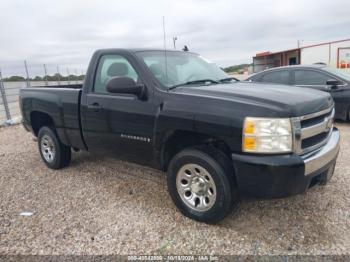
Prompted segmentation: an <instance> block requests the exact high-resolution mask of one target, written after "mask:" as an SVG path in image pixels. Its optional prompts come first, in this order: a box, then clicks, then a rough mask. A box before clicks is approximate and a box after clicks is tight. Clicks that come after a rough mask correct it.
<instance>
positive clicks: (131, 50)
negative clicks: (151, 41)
mask: <svg viewBox="0 0 350 262" xmlns="http://www.w3.org/2000/svg"><path fill="white" fill-rule="evenodd" d="M144 51H163V52H164V51H165V50H164V48H103V49H98V50H96V52H101V53H108V52H129V53H136V52H144ZM166 52H181V53H182V52H185V51H182V50H174V49H166ZM187 53H191V54H197V53H194V52H190V51H187Z"/></svg>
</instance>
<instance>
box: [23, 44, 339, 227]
mask: <svg viewBox="0 0 350 262" xmlns="http://www.w3.org/2000/svg"><path fill="white" fill-rule="evenodd" d="M20 106H21V111H22V115H23V124H24V127H25V129H26V130H28V131H31V132H32V133H33V134H34V135H35V136H36V137H37V138H38V139H37V140H38V147H39V152H40V155H41V158H42V160H43V161H44V163H45V164H46V165H47V166H48V167H49V168H51V169H60V168H64V167H66V166H68V165H69V163H70V160H71V154H72V151H77V150H87V151H90V152H95V153H99V152H100V153H104V154H106V153H107V154H109V155H113V156H115V157H117V158H121V159H126V160H131V161H134V162H138V163H142V164H145V165H149V166H152V167H155V168H157V169H161V170H164V171H165V172H167V185H168V191H169V194H170V196H171V198H172V199H173V201H174V203H175V205H176V206H177V207H178V209H179V210H180V211H181V212H182V213H183V214H184V215H185V216H187V217H190V218H192V219H195V220H198V221H202V222H206V223H216V222H218V221H220V220H221V219H223V218H224V217H225V216H226V215H227V214H229V212H230V211H231V210H232V209H233V208H234V207H235V206H237V204H238V202H239V198H240V196H251V197H268V198H276V197H277V198H279V197H285V196H288V195H294V194H300V193H303V192H305V191H306V190H307V189H308V188H310V187H312V186H314V185H316V184H326V183H327V181H329V180H330V179H331V177H332V175H333V172H334V167H335V163H336V159H337V156H338V152H339V138H340V136H339V131H338V129H337V128H336V127H334V126H333V118H334V103H333V100H332V98H331V96H330V95H329V94H328V93H325V92H321V91H317V90H312V89H305V88H298V87H293V88H285V86H279V85H274V84H270V85H269V84H261V83H249V82H239V81H236V80H235V79H233V78H231V77H229V76H228V75H227V74H226V73H224V72H223V71H222V70H221V69H220V68H218V67H217V66H216V65H215V64H213V63H210V62H209V61H207V60H205V59H204V58H202V57H201V56H199V55H198V54H195V53H191V52H182V51H168V50H147V49H104V50H98V51H96V52H95V53H94V55H93V57H92V59H91V62H90V65H89V68H88V70H87V74H86V77H85V79H84V83H83V84H82V85H67V86H58V87H37V88H23V89H21V90H20ZM72 149H73V150H72Z"/></svg>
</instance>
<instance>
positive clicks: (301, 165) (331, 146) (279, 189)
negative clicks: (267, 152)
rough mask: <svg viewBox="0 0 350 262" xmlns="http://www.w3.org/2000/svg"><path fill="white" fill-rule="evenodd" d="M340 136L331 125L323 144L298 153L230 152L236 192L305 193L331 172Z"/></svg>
mask: <svg viewBox="0 0 350 262" xmlns="http://www.w3.org/2000/svg"><path fill="white" fill-rule="evenodd" d="M339 140H340V135H339V131H338V129H337V128H334V129H333V131H332V135H331V137H330V138H329V140H328V142H327V144H326V145H324V146H323V147H321V148H319V149H317V150H315V151H313V152H310V153H308V154H306V155H303V156H299V155H296V154H289V155H278V156H260V155H243V154H232V160H233V164H234V168H235V174H236V178H237V183H238V186H239V190H240V193H241V194H242V195H246V196H253V197H267V198H276V197H285V196H289V195H295V194H300V193H303V192H305V191H306V190H307V189H308V188H309V187H310V186H312V185H313V184H315V183H317V182H318V181H319V180H321V179H324V177H325V175H326V174H327V173H328V170H330V172H333V167H334V164H335V162H336V159H337V156H338V152H339V148H340V145H339Z"/></svg>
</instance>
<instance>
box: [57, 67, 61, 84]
mask: <svg viewBox="0 0 350 262" xmlns="http://www.w3.org/2000/svg"><path fill="white" fill-rule="evenodd" d="M57 80H58V81H57V83H58V85H59V86H60V85H61V82H60V80H61V79H60V70H59V68H58V65H57Z"/></svg>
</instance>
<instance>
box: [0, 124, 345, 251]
mask: <svg viewBox="0 0 350 262" xmlns="http://www.w3.org/2000/svg"><path fill="white" fill-rule="evenodd" d="M338 127H339V128H340V129H341V134H342V145H341V146H342V148H341V152H340V156H339V160H338V165H337V167H336V171H335V175H334V177H333V180H332V181H331V183H330V184H328V185H327V186H326V187H319V186H317V187H314V188H311V189H310V190H309V191H308V192H307V193H306V194H304V195H299V196H295V197H290V198H286V199H279V200H243V201H242V204H241V205H240V207H239V209H238V211H237V212H236V213H235V214H231V215H230V216H228V218H226V219H225V220H224V221H223V222H221V223H220V224H218V225H214V226H213V225H206V224H201V223H197V222H194V221H192V220H190V219H187V218H185V217H184V216H182V215H181V214H180V212H178V211H177V210H176V208H175V206H174V205H173V203H172V201H171V199H170V197H169V196H168V192H167V189H166V182H165V176H164V174H163V173H161V172H158V171H155V170H153V169H150V168H145V167H142V166H138V165H135V164H129V163H126V162H121V161H117V160H113V159H100V158H97V157H96V156H93V155H90V154H88V153H75V154H74V156H73V161H72V164H71V166H70V167H69V168H67V169H64V170H60V171H52V170H49V169H47V168H46V167H45V165H44V164H43V162H42V161H41V160H40V157H39V153H38V150H37V145H36V143H35V142H34V141H33V139H32V135H31V134H30V133H27V132H25V131H24V129H23V128H22V127H21V126H15V127H8V128H2V129H0V199H1V202H0V254H14V253H19V254H296V253H298V254H349V253H350V190H349V184H350V147H349V144H350V124H338ZM23 211H30V212H33V215H32V216H20V213H21V212H23Z"/></svg>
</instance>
